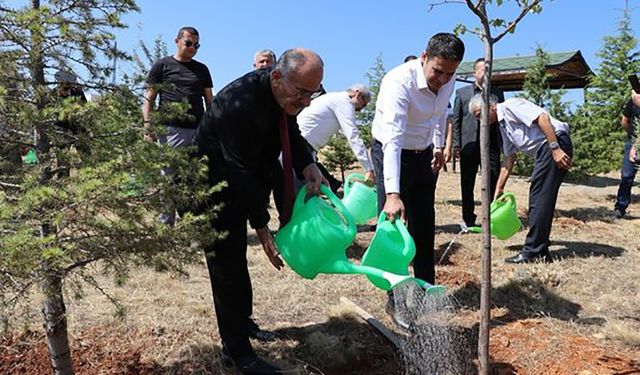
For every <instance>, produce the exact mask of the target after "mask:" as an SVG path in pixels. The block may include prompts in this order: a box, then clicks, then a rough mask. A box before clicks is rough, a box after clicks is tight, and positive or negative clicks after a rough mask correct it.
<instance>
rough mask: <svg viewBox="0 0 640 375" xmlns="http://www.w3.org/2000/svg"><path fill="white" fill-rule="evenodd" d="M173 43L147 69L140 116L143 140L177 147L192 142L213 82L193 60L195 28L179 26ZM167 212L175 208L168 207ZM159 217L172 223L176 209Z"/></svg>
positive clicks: (196, 41) (196, 45)
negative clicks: (155, 112)
mask: <svg viewBox="0 0 640 375" xmlns="http://www.w3.org/2000/svg"><path fill="white" fill-rule="evenodd" d="M175 43H176V52H175V54H173V56H166V57H163V58H161V59H159V60H157V61H156V62H155V63H154V64H153V66H152V67H151V70H150V71H149V76H148V78H147V85H148V86H147V91H146V92H145V100H144V102H143V104H142V117H143V119H144V126H145V135H144V139H145V140H147V141H149V142H155V141H158V142H159V143H160V144H167V145H169V146H171V147H174V148H178V147H185V146H189V145H191V143H192V140H193V135H194V133H195V129H196V127H197V125H198V123H199V122H200V119H201V118H202V115H203V114H204V110H205V106H206V108H209V106H210V105H211V101H212V100H213V90H212V87H213V82H212V80H211V74H210V73H209V69H207V66H206V65H204V64H203V63H201V62H199V61H196V60H194V59H193V57H194V56H195V55H196V53H197V52H198V48H200V36H199V34H198V30H196V29H195V28H194V27H190V26H185V27H183V28H181V29H180V30H179V31H178V36H177V37H176V39H175ZM158 94H160V103H159V106H158V109H159V112H160V116H158V117H156V119H157V120H158V121H159V122H160V125H163V126H164V129H163V131H162V132H161V133H162V134H161V135H160V136H156V132H155V131H154V127H153V126H152V116H151V114H152V112H153V107H154V104H155V100H156V96H157V95H158ZM203 98H204V104H203ZM185 106H186V111H185ZM177 107H180V109H177ZM162 173H163V174H164V175H171V174H173V173H174V172H173V170H172V169H171V168H165V169H163V170H162ZM168 211H174V210H172V209H171V208H168ZM160 220H161V221H162V222H163V223H165V224H168V225H173V223H174V222H175V212H166V213H163V214H162V215H161V217H160Z"/></svg>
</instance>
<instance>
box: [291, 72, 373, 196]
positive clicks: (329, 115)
mask: <svg viewBox="0 0 640 375" xmlns="http://www.w3.org/2000/svg"><path fill="white" fill-rule="evenodd" d="M369 100H371V92H370V91H369V88H367V86H365V85H362V84H355V85H352V86H351V87H349V88H348V89H347V90H346V91H340V92H329V93H326V94H324V95H321V96H319V97H317V98H316V99H313V100H312V101H311V105H309V106H308V107H307V108H305V109H303V110H302V112H300V114H298V127H299V128H300V133H302V136H303V137H304V139H306V140H307V143H309V145H310V146H311V147H312V148H313V151H314V155H315V154H316V153H317V152H318V150H320V149H321V148H322V147H324V146H326V145H327V143H329V140H330V139H331V137H332V136H333V135H334V134H336V133H337V132H338V131H342V134H344V136H345V137H346V138H347V141H348V142H349V145H350V146H351V149H352V150H353V153H354V154H355V155H356V157H357V158H358V160H359V161H360V163H361V164H362V167H363V168H364V170H365V180H366V182H368V183H371V184H373V183H374V182H375V178H374V172H373V164H372V163H371V160H370V158H369V153H368V151H367V147H366V146H365V144H364V142H363V141H362V138H361V137H360V131H359V130H358V128H357V127H356V112H359V111H361V110H362V109H363V108H364V107H366V106H367V104H368V103H369ZM325 177H327V178H328V176H325Z"/></svg>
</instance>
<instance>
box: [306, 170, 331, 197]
mask: <svg viewBox="0 0 640 375" xmlns="http://www.w3.org/2000/svg"><path fill="white" fill-rule="evenodd" d="M302 174H303V175H304V179H305V181H306V184H307V192H308V193H310V194H314V195H318V194H320V184H325V185H327V186H329V181H327V179H326V178H324V176H323V175H322V172H320V169H318V166H317V165H316V163H311V164H309V165H307V166H306V167H305V168H304V170H302Z"/></svg>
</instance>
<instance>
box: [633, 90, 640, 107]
mask: <svg viewBox="0 0 640 375" xmlns="http://www.w3.org/2000/svg"><path fill="white" fill-rule="evenodd" d="M631 101H632V102H633V104H635V105H636V107H640V94H638V93H636V92H635V91H633V90H631Z"/></svg>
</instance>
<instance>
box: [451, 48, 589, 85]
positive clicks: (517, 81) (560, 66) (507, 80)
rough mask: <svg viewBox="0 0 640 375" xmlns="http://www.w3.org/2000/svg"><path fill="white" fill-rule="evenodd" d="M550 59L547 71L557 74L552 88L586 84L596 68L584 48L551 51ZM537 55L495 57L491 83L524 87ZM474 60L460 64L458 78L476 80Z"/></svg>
mask: <svg viewBox="0 0 640 375" xmlns="http://www.w3.org/2000/svg"><path fill="white" fill-rule="evenodd" d="M547 56H548V58H549V62H548V63H547V72H548V73H549V74H552V75H553V76H554V77H553V78H552V79H551V88H552V89H560V88H565V89H576V88H584V87H585V86H586V85H587V83H588V77H589V75H592V74H593V72H592V71H591V68H589V65H587V62H586V61H585V60H584V58H583V57H582V54H581V53H580V51H570V52H560V53H547ZM535 60H536V56H535V55H533V56H518V57H508V58H501V59H494V60H493V71H492V75H491V84H492V85H493V86H495V87H499V88H500V89H502V90H503V91H520V90H522V84H523V82H524V77H525V75H526V73H527V69H529V68H530V67H531V66H533V64H534V63H535ZM473 63H474V61H464V62H462V64H460V66H459V67H458V72H457V74H458V80H462V81H466V80H473Z"/></svg>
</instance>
